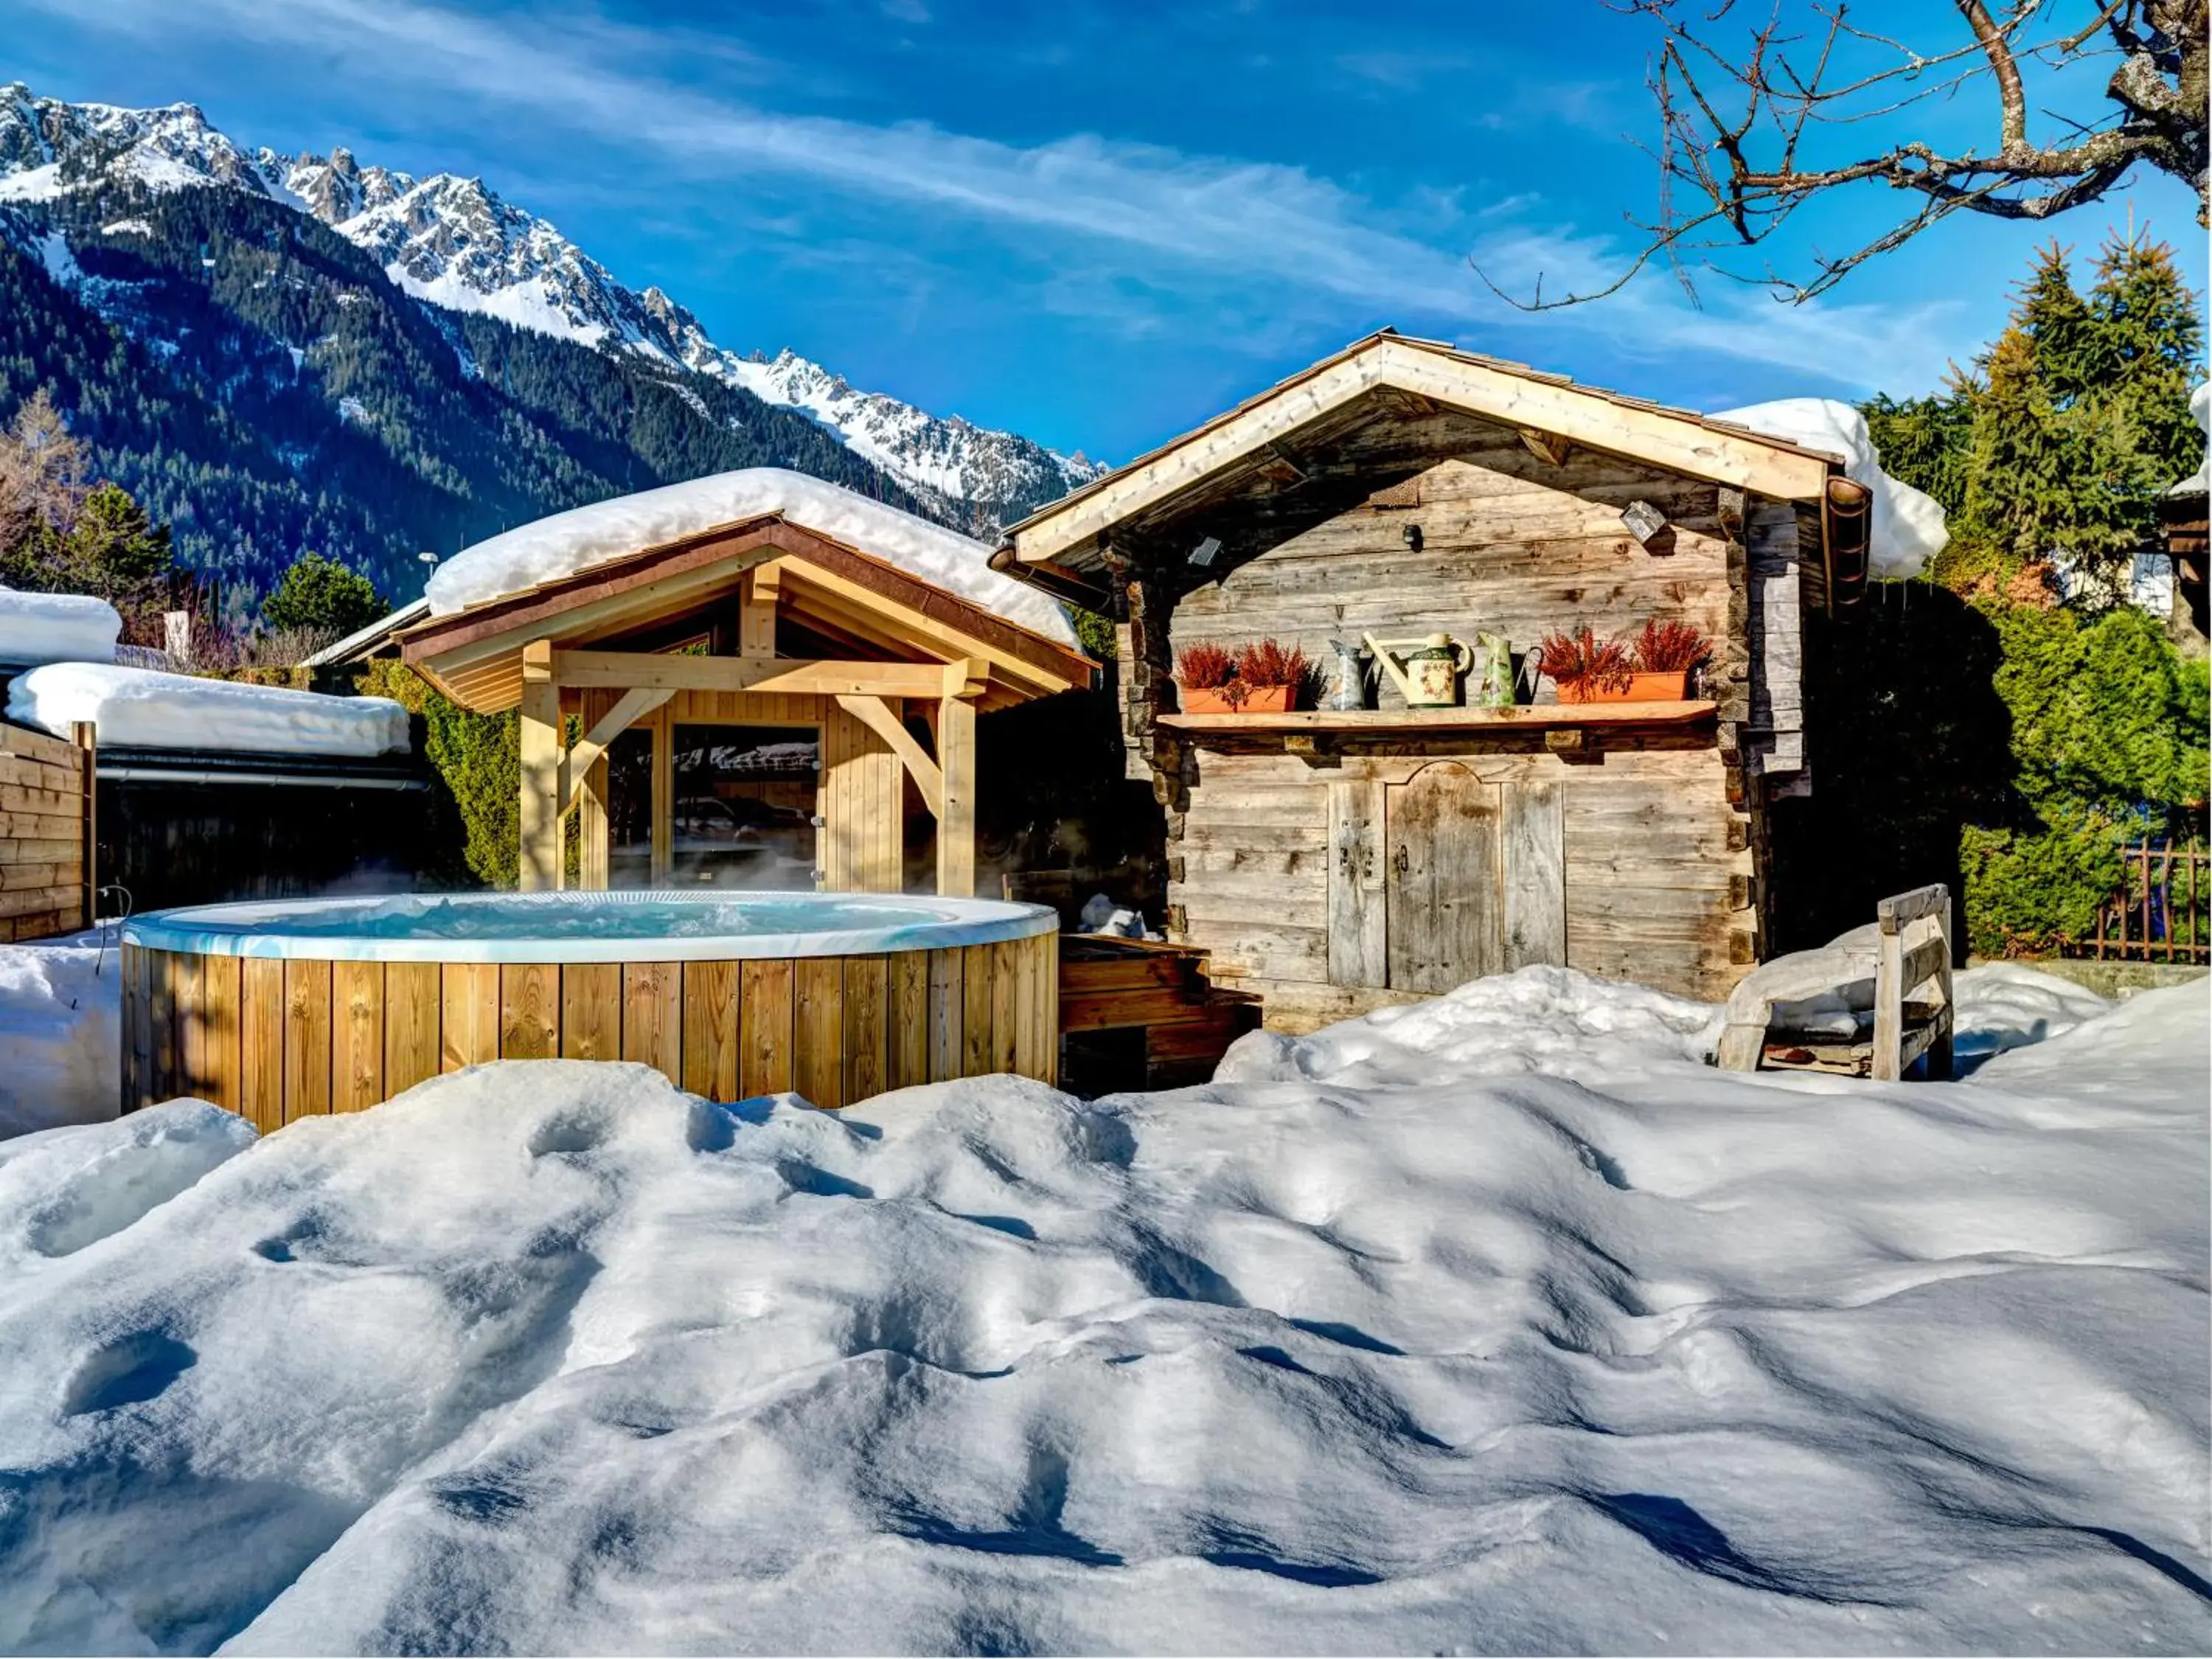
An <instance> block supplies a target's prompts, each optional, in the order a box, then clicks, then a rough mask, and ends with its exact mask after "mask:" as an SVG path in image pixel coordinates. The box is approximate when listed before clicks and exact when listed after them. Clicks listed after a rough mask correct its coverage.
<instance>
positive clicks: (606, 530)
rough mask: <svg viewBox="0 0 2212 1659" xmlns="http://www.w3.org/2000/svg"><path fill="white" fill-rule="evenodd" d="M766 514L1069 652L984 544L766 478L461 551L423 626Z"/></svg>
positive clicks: (605, 512) (829, 487) (434, 582)
mask: <svg viewBox="0 0 2212 1659" xmlns="http://www.w3.org/2000/svg"><path fill="white" fill-rule="evenodd" d="M768 513H781V514H783V516H784V517H785V518H787V519H788V520H790V521H791V522H792V523H793V524H797V525H803V526H805V527H806V528H807V529H809V530H811V531H814V532H817V533H818V534H820V535H823V536H828V537H830V538H833V539H835V540H837V541H841V542H844V543H846V544H848V545H850V546H853V547H856V548H858V549H860V551H861V552H863V553H868V554H872V555H873V556H876V557H877V558H879V559H883V560H884V561H886V562H889V563H891V564H895V565H897V566H898V567H900V568H902V569H903V570H906V571H908V572H910V573H911V574H914V575H916V576H919V577H921V579H922V580H924V581H927V582H933V583H934V584H935V585H936V586H939V587H942V588H944V589H945V591H946V592H951V593H953V594H957V596H958V597H960V598H961V599H966V600H968V601H969V603H970V604H973V605H981V606H982V607H983V608H984V609H985V610H987V611H995V612H997V613H998V614H999V615H1000V616H1001V617H1005V618H1006V620H1007V621H1008V622H1011V623H1018V624H1019V625H1020V626H1022V627H1024V628H1026V629H1030V630H1031V631H1032V632H1035V633H1038V634H1042V635H1045V636H1046V637H1047V638H1048V639H1054V640H1058V641H1060V642H1061V643H1062V644H1064V645H1073V644H1074V643H1075V631H1074V629H1072V628H1070V627H1069V626H1068V623H1067V615H1066V612H1065V611H1062V610H1061V609H1060V605H1059V604H1058V603H1057V602H1056V601H1054V599H1049V598H1048V597H1047V596H1046V595H1045V594H1043V593H1041V592H1038V591H1037V590H1036V589H1035V588H1033V587H1029V586H1024V585H1023V584H1022V583H1020V582H1018V581H1015V580H1013V579H1012V577H1010V576H1003V575H1001V574H999V573H998V572H997V571H995V570H994V569H992V568H990V557H991V550H990V549H989V548H988V547H987V546H985V545H984V544H982V543H981V542H978V541H972V540H970V539H969V538H968V537H965V536H963V535H960V534H959V533H957V532H955V531H951V530H947V529H945V527H944V526H942V525H934V524H932V523H930V522H929V521H928V520H926V519H918V518H916V517H915V516H914V514H913V513H902V512H901V511H900V510H899V509H898V508H896V507H886V506H884V504H883V503H882V502H880V501H870V500H868V499H867V498H866V496H864V495H854V493H853V492H852V491H851V490H849V489H842V488H840V487H839V486H838V485H836V484H833V483H824V482H823V481H822V480H821V479H819V478H811V477H807V476H806V475H805V473H802V472H792V471H786V470H785V469H783V468H781V467H773V466H759V467H749V468H747V469H745V470H744V471H738V472H719V473H716V474H714V476H713V477H705V478H694V479H692V480H690V482H689V483H678V484H668V485H665V486H664V487H662V488H661V489H647V490H641V491H640V492H639V493H638V494H636V495H617V496H616V497H615V498H614V499H613V500H611V501H597V502H594V503H593V504H592V505H591V506H589V507H574V508H572V509H571V510H570V511H568V512H566V513H554V514H553V515H552V516H551V517H550V518H544V519H539V520H537V521H536V522H535V523H532V524H526V525H524V526H521V527H520V528H519V529H515V530H510V531H507V532H506V533H505V534H503V535H499V536H494V537H492V538H490V539H489V540H488V541H481V542H478V543H477V544H476V545H475V546H473V547H468V548H464V549H463V550H461V551H460V552H459V553H456V554H455V555H454V556H453V557H452V558H450V559H448V560H447V561H446V562H445V563H443V564H441V565H440V566H439V567H438V568H437V570H436V571H435V573H434V574H432V576H431V578H430V582H429V586H428V590H427V592H426V597H427V598H428V599H429V601H430V614H431V615H432V616H434V617H448V616H451V615H453V613H454V612H455V611H465V610H466V609H467V608H468V607H469V606H471V605H482V604H483V603H484V602H485V601H487V600H489V599H499V598H501V597H502V596H503V595H505V594H508V593H515V592H521V591H522V590H523V589H525V588H528V587H535V586H538V584H539V583H541V582H549V581H553V580H557V579H559V578H560V577H562V576H567V575H570V574H574V572H576V571H579V570H583V569H587V568H590V567H591V566H592V565H595V564H599V563H602V562H605V561H606V560H608V559H616V558H620V557H622V556H624V555H625V554H630V553H637V552H641V551H642V550H645V549H646V548H648V547H658V546H659V545H660V544H663V543H665V542H672V541H677V540H679V539H681V538H684V537H685V536H696V535H697V534H699V533H700V532H702V531H707V530H712V529H714V527H715V526H719V525H726V524H735V523H737V522H738V521H739V520H744V519H754V518H760V517H763V516H764V515H766V514H768Z"/></svg>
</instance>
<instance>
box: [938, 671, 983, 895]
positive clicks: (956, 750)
mask: <svg viewBox="0 0 2212 1659" xmlns="http://www.w3.org/2000/svg"><path fill="white" fill-rule="evenodd" d="M963 666H964V665H963ZM963 684H964V681H963ZM952 685H953V681H952V679H951V672H950V671H949V670H948V671H947V675H946V681H945V696H944V697H943V698H942V699H941V700H940V701H939V703H938V705H937V757H938V764H939V768H940V769H941V770H942V774H943V783H942V785H941V787H940V789H939V806H938V811H937V890H938V891H939V893H940V894H943V895H944V896H946V897H948V898H973V897H974V896H975V700H974V699H973V698H972V697H969V696H964V695H963V694H962V693H961V692H958V691H956V690H952Z"/></svg>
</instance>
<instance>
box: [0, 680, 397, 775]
mask: <svg viewBox="0 0 2212 1659" xmlns="http://www.w3.org/2000/svg"><path fill="white" fill-rule="evenodd" d="M8 718H9V720H14V721H15V722H17V723H18V724H20V725H23V726H38V727H40V729H41V730H43V731H47V732H52V733H54V734H55V735H56V736H57V737H67V736H68V735H69V729H70V723H71V722H72V721H76V720H90V721H92V722H93V723H94V726H96V727H97V728H98V735H99V740H100V743H101V744H112V745H115V746H118V747H122V748H132V749H200V750H219V751H222V752H226V753H228V752H235V753H239V754H250V755H337V756H356V757H359V756H372V755H388V754H395V753H401V754H404V752H405V751H406V749H407V745H408V736H407V711H406V710H405V709H404V708H402V707H400V705H399V704H398V703H396V702H392V700H391V699H390V698H388V697H332V696H324V695H323V694H322V693H320V692H316V691H289V690H284V689H283V688H282V687H280V686H272V685H241V684H237V683H236V682H234V681H230V680H209V679H200V678H196V677H194V676H192V675H190V674H164V673H161V672H160V671H156V670H154V669H150V668H124V667H120V666H118V665H115V664H113V663H89V662H58V663H49V664H47V665H46V666H44V667H42V668H34V669H33V670H32V671H30V672H29V673H27V674H22V675H19V676H17V677H16V678H15V680H14V681H13V682H12V683H11V684H9V688H8Z"/></svg>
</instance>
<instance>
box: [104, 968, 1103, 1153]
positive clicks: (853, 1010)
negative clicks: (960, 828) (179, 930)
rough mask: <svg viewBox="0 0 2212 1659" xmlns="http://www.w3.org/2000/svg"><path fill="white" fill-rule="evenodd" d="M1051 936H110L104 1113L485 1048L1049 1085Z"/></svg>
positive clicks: (287, 1118) (436, 1060)
mask: <svg viewBox="0 0 2212 1659" xmlns="http://www.w3.org/2000/svg"><path fill="white" fill-rule="evenodd" d="M1059 947H1060V941H1059V939H1058V938H1057V937H1056V936H1055V935H1054V934H1051V933H1045V934H1042V935H1039V936H1037V937H1036V938H1033V939H1014V940H1010V941H1008V942H1006V943H1004V944H999V945H966V946H960V947H956V948H953V949H950V950H941V951H897V952H894V953H891V954H890V955H880V956H850V957H763V958H752V959H742V960H737V961H720V962H633V963H623V962H603V963H435V962H389V963H387V962H331V961H325V960H319V959H315V958H311V957H281V958H280V957H229V956H193V955H186V954H184V953H180V952H175V951H152V950H143V949H140V948H138V947H137V946H135V945H125V946H124V947H123V974H124V996H123V1109H124V1110H125V1111H126V1112H128V1111H135V1110H137V1109H138V1108H140V1107H143V1106H150V1105H153V1104H155V1103H157V1102H160V1101H164V1100H171V1099H174V1098H176V1097H179V1096H185V1095H191V1096H197V1097H199V1098H200V1099H203V1100H208V1101H212V1102H213V1103H215V1104H216V1105H218V1106H222V1107H226V1108H228V1109H230V1110H232V1111H234V1112H237V1113H238V1114H240V1115H241V1116H244V1117H246V1118H247V1119H250V1120H251V1121H252V1122H253V1124H254V1125H255V1127H258V1128H259V1129H260V1130H262V1131H263V1132H264V1133H266V1132H267V1131H269V1130H270V1129H275V1128H277V1127H281V1126H283V1125H284V1124H286V1123H289V1122H291V1121H294V1120H295V1119H297V1118H301V1117H307V1116H310V1115H316V1114H319V1113H328V1112H351V1111H358V1110H360V1109H362V1108H363V1107H367V1106H374V1105H375V1104H376V1103H379V1102H380V1101H384V1100H389V1099H391V1098H392V1097H393V1096H394V1095H397V1094H399V1093H401V1092H402V1091H404V1090H406V1089H409V1088H411V1087H412V1086H413V1085H416V1084H417V1083H420V1082H421V1081H422V1080H423V1079H425V1078H430V1077H435V1076H437V1075H438V1074H439V1073H441V1072H457V1071H459V1070H460V1069H461V1068H462V1067H463V1066H473V1065H476V1064H477V1063H479V1062H480V1061H483V1060H550V1059H555V1058H562V1059H569V1060H638V1061H641V1062H643V1063H644V1064H646V1065H647V1066H653V1067H654V1068H655V1069H657V1070H658V1071H659V1072H661V1073H663V1074H664V1075H665V1076H666V1077H667V1078H668V1079H669V1080H670V1081H671V1082H672V1083H674V1084H676V1085H678V1087H680V1088H684V1089H686V1090H689V1091H691V1092H692V1093H694V1094H697V1095H703V1096H704V1097H707V1098H708V1099H709V1100H717V1101H723V1102H728V1101H734V1100H744V1099H746V1098H749V1097H752V1096H755V1095H763V1094H774V1093H777V1092H780V1091H784V1090H794V1091H797V1092H798V1093H799V1094H801V1095H804V1096H805V1097H806V1098H807V1099H808V1100H810V1101H811V1102H812V1103H814V1104H816V1105H817V1106H844V1105H848V1104H850V1103H853V1102H854V1101H859V1100H865V1099H866V1098H867V1097H869V1096H871V1095H876V1094H881V1093H882V1092H884V1091H885V1090H887V1089H901V1088H905V1087H907V1086H908V1085H912V1084H917V1083H935V1082H943V1081H945V1080H946V1079H952V1078H962V1077H980V1076H985V1075H988V1074H990V1073H999V1072H1014V1073H1020V1074H1021V1075H1023V1076H1024V1077H1033V1078H1036V1079H1040V1080H1042V1081H1044V1082H1048V1083H1050V1082H1054V1081H1055V1080H1056V1079H1057V1076H1058V1072H1059V1058H1060V1040H1059V1039H1060V1009H1059V1003H1060V985H1059V972H1058V957H1059Z"/></svg>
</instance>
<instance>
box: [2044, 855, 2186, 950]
mask: <svg viewBox="0 0 2212 1659" xmlns="http://www.w3.org/2000/svg"><path fill="white" fill-rule="evenodd" d="M2126 860H2127V865H2126V868H2127V876H2126V878H2125V879H2124V881H2123V882H2122V884H2121V887H2120V890H2119V891H2118V892H2117V893H2115V894H2114V895H2112V897H2110V898H2108V899H2106V901H2105V902H2104V905H2103V907H2102V908H2100V909H2099V910H2098V912H2097V931H2096V932H2095V933H2093V934H2092V935H2091V936H2090V937H2089V938H2087V939H2076V940H2074V941H2072V942H2070V944H2069V946H2068V948H2067V951H2066V954H2067V955H2069V956H2074V957H2095V958H2097V959H2098V960H2100V961H2118V962H2179V963H2194V962H2212V926H2208V923H2212V915H2208V914H2207V913H2208V911H2212V879H2208V868H2207V866H2208V863H2212V860H2209V859H2208V855H2207V854H2206V852H2205V849H2204V848H2203V845H2202V844H2200V843H2198V842H2190V843H2189V844H2188V845H2186V846H2179V845H2177V844H2176V843H2174V842H2170V841H2168V842H2153V841H2143V842H2136V844H2135V845H2134V846H2133V847H2130V848H2128V849H2127V853H2126Z"/></svg>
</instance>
